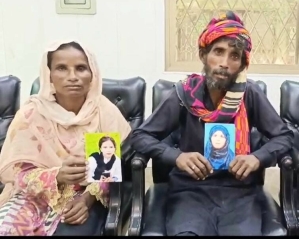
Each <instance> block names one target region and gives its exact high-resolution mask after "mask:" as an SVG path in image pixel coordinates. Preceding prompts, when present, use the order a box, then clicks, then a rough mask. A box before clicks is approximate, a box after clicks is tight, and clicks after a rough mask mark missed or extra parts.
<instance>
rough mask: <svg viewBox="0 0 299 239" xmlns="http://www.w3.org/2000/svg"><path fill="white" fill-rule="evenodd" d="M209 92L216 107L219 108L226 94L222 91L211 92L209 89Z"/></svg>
mask: <svg viewBox="0 0 299 239" xmlns="http://www.w3.org/2000/svg"><path fill="white" fill-rule="evenodd" d="M208 91H209V94H210V98H211V100H212V102H213V105H214V107H215V108H217V107H218V105H219V104H220V102H221V101H222V99H223V97H224V96H225V93H226V92H225V91H222V90H210V89H208Z"/></svg>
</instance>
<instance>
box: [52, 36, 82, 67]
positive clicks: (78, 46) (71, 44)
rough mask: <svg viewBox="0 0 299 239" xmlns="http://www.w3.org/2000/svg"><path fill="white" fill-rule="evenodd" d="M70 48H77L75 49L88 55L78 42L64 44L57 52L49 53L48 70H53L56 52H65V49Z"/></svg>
mask: <svg viewBox="0 0 299 239" xmlns="http://www.w3.org/2000/svg"><path fill="white" fill-rule="evenodd" d="M70 47H72V48H75V49H77V50H79V51H81V52H82V53H84V55H85V56H86V54H85V52H84V50H83V48H82V47H81V46H80V45H79V44H78V43H77V42H74V41H73V42H70V43H65V44H62V45H60V46H59V47H58V48H57V50H55V51H49V52H48V56H47V61H48V64H47V65H48V68H49V69H50V70H51V63H52V57H53V53H54V52H56V51H59V50H64V49H67V48H70ZM86 58H87V56H86Z"/></svg>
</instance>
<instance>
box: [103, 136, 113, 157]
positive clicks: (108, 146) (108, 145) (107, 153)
mask: <svg viewBox="0 0 299 239" xmlns="http://www.w3.org/2000/svg"><path fill="white" fill-rule="evenodd" d="M101 152H102V153H103V156H104V158H106V159H110V158H111V157H112V155H113V154H114V153H115V147H114V144H113V143H112V142H111V141H110V140H108V141H106V142H104V143H103V144H102V146H101Z"/></svg>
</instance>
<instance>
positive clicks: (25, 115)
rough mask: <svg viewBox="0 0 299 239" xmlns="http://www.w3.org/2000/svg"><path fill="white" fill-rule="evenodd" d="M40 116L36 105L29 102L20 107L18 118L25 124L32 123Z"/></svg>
mask: <svg viewBox="0 0 299 239" xmlns="http://www.w3.org/2000/svg"><path fill="white" fill-rule="evenodd" d="M38 115H39V113H38V111H37V107H36V105H35V103H33V102H29V103H26V104H24V105H22V106H21V107H20V109H19V110H18V112H17V114H16V116H18V118H19V119H21V120H22V121H24V122H27V123H31V122H32V121H33V120H34V119H36V117H37V116H38Z"/></svg>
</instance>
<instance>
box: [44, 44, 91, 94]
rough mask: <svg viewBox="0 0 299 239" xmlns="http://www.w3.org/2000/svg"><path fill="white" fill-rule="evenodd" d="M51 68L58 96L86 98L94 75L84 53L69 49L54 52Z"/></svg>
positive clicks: (52, 79)
mask: <svg viewBox="0 0 299 239" xmlns="http://www.w3.org/2000/svg"><path fill="white" fill-rule="evenodd" d="M50 68H51V69H50V76H51V82H52V83H53V85H54V88H55V90H56V96H58V97H63V98H77V99H78V97H79V98H82V97H86V95H87V93H88V91H89V88H90V84H91V79H92V73H91V70H90V67H89V64H88V60H87V57H86V55H85V54H84V53H83V52H82V51H80V50H77V49H75V48H73V47H67V48H65V49H63V50H58V51H56V52H54V53H53V54H52V61H51V66H50Z"/></svg>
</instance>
